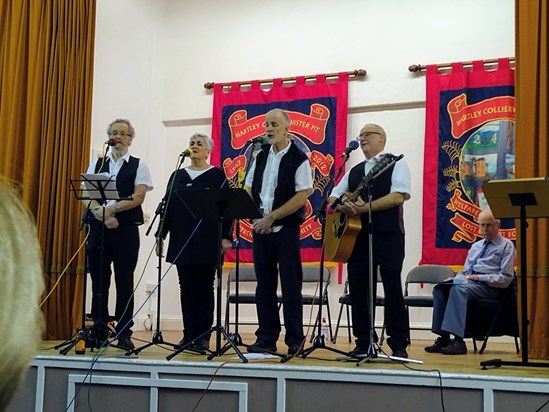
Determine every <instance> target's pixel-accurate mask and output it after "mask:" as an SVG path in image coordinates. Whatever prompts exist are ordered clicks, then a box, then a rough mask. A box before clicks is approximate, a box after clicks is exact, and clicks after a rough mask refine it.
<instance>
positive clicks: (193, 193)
mask: <svg viewBox="0 0 549 412" xmlns="http://www.w3.org/2000/svg"><path fill="white" fill-rule="evenodd" d="M175 194H176V195H177V197H179V199H181V201H182V202H183V204H184V205H185V207H186V208H187V209H188V210H189V212H191V214H192V215H193V217H194V218H195V219H211V220H213V219H215V220H217V249H218V255H217V267H216V272H217V286H216V298H217V302H216V306H217V307H216V317H217V319H216V325H215V326H214V327H212V328H210V330H208V331H206V332H204V333H203V334H202V335H200V336H199V337H197V338H195V339H194V341H198V340H199V339H200V338H202V337H203V336H206V335H208V334H210V333H211V332H216V346H215V351H213V352H212V353H211V354H210V355H209V356H208V360H211V359H213V358H214V357H215V356H221V355H223V354H224V353H225V352H226V351H227V350H228V349H229V347H232V348H233V349H234V351H235V352H236V354H237V355H238V357H239V358H240V359H241V360H242V362H244V363H246V362H248V359H247V358H246V357H245V356H244V355H243V354H242V352H241V351H240V350H239V349H238V347H237V345H236V344H235V343H234V342H233V341H232V339H231V337H230V336H229V335H228V334H227V332H226V331H225V329H224V328H223V326H222V324H221V289H222V287H221V281H222V266H223V257H222V254H221V239H222V226H223V221H224V220H226V219H230V220H233V219H256V218H260V217H261V212H260V211H259V210H258V209H257V207H256V206H255V204H254V202H253V200H252V198H251V197H250V196H249V195H248V193H247V192H246V191H245V190H244V189H231V188H220V189H186V190H178V191H176V192H175ZM222 335H223V337H224V338H225V340H226V341H227V345H225V347H224V348H222V347H221V336H222ZM194 341H193V342H194ZM191 344H192V342H189V343H188V344H186V345H183V346H181V347H180V348H178V349H177V350H175V351H174V352H173V353H172V354H170V355H168V356H167V357H166V359H167V360H170V359H172V358H173V357H174V356H176V355H177V354H179V353H181V352H182V351H184V350H185V349H186V348H187V347H188V346H190V345H191Z"/></svg>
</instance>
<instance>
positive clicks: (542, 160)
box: [515, 0, 549, 359]
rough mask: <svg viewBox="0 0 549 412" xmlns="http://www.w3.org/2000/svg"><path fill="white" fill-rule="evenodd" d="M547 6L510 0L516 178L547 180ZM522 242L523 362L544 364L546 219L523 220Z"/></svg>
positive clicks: (548, 339) (548, 258)
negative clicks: (525, 355) (525, 328)
mask: <svg viewBox="0 0 549 412" xmlns="http://www.w3.org/2000/svg"><path fill="white" fill-rule="evenodd" d="M548 1H549V0H528V1H523V0H516V1H515V13H516V16H515V22H516V34H515V36H516V44H515V47H516V85H517V86H516V91H515V96H516V107H517V113H516V134H517V136H518V138H517V142H516V156H517V169H516V176H517V177H518V178H521V177H540V176H549V145H548V143H549V128H548V124H547V118H548V114H549V106H548V104H547V103H548V101H547V88H548V86H549V84H548V82H547V55H548V52H547V49H548V48H549V44H548V39H549V31H548V30H547V16H548V14H549V8H548ZM526 238H527V243H526V249H527V255H526V260H527V265H528V267H527V277H528V279H527V280H528V281H527V291H528V299H527V300H528V309H527V311H528V319H529V320H530V326H529V328H528V357H529V358H537V359H549V265H548V263H549V219H547V218H542V219H529V220H528V229H527V235H526ZM518 254H519V256H520V250H519V251H518ZM520 275H521V276H522V275H523V274H522V273H521V274H520Z"/></svg>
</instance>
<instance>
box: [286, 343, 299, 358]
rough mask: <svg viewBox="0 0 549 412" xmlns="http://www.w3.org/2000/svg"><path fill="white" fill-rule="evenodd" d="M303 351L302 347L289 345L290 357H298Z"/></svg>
mask: <svg viewBox="0 0 549 412" xmlns="http://www.w3.org/2000/svg"><path fill="white" fill-rule="evenodd" d="M300 349H301V345H288V355H290V356H293V355H296V354H297V353H298V352H299V350H300Z"/></svg>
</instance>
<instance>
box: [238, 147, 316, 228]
mask: <svg viewBox="0 0 549 412" xmlns="http://www.w3.org/2000/svg"><path fill="white" fill-rule="evenodd" d="M290 146H291V142H290V143H289V144H288V145H287V146H286V147H285V148H284V149H282V150H280V151H279V152H278V153H275V152H274V149H273V146H271V148H270V149H269V154H268V155H267V163H266V165H265V170H264V172H263V181H262V183H261V191H260V192H259V200H260V205H259V208H260V209H261V211H262V212H263V216H266V215H268V214H269V213H271V212H272V211H273V203H274V194H275V190H276V187H277V184H278V169H279V167H280V162H281V161H282V158H283V157H284V155H285V154H286V153H288V150H290ZM254 174H255V162H253V163H252V165H251V166H250V170H249V171H248V175H247V176H246V182H245V184H246V186H248V187H252V184H253V181H254ZM312 187H313V173H312V170H311V164H310V163H309V161H308V160H307V161H304V162H303V163H301V165H299V167H298V168H297V171H296V173H295V191H296V192H299V191H301V190H307V189H312ZM280 227H281V226H276V227H273V231H275V232H276V231H278V230H280V229H279V228H280Z"/></svg>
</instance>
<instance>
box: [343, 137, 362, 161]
mask: <svg viewBox="0 0 549 412" xmlns="http://www.w3.org/2000/svg"><path fill="white" fill-rule="evenodd" d="M358 146H359V145H358V142H357V141H356V140H351V141H350V142H349V146H347V148H346V149H345V150H344V151H343V153H341V157H349V153H351V152H352V151H353V150H356V149H358Z"/></svg>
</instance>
